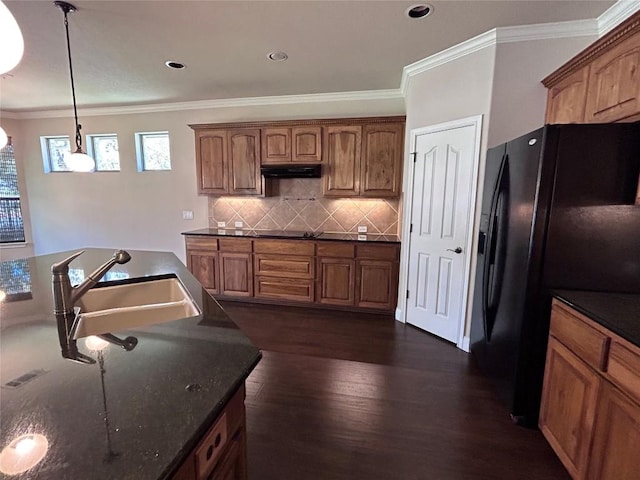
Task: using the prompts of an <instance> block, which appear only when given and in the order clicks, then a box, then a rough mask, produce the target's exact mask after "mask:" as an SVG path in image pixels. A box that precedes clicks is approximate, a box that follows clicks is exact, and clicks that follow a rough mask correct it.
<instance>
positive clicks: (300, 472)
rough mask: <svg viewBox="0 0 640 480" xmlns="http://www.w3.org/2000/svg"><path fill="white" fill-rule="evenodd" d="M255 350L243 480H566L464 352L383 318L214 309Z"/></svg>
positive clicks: (228, 306) (538, 437) (237, 306)
mask: <svg viewBox="0 0 640 480" xmlns="http://www.w3.org/2000/svg"><path fill="white" fill-rule="evenodd" d="M223 307H224V308H225V310H226V311H227V312H228V314H229V315H230V316H231V318H233V320H234V321H235V322H236V323H237V324H238V325H239V326H240V328H241V329H242V330H243V331H244V332H245V333H246V334H247V336H249V338H251V340H252V341H253V342H254V343H255V344H256V345H257V346H258V347H259V348H260V349H261V350H262V351H263V355H264V356H263V359H262V361H261V362H260V364H258V366H257V368H256V369H255V371H254V372H253V373H252V375H251V376H250V377H249V379H248V381H247V399H246V405H247V424H248V448H249V454H248V461H249V478H250V479H251V480H276V479H277V480H307V479H309V480H311V479H313V480H316V479H318V480H325V479H326V480H334V479H335V480H338V479H340V480H342V479H368V480H383V479H384V480H387V479H416V480H418V479H420V480H459V479H460V480H462V479H482V480H516V479H518V480H519V479H541V480H542V479H544V480H547V479H548V480H551V479H554V480H556V479H562V480H564V479H569V478H570V477H569V475H568V474H567V473H566V471H565V470H564V468H563V467H562V465H561V464H560V462H559V460H558V459H557V458H556V457H555V455H554V453H553V452H552V450H551V448H550V447H549V446H548V444H547V443H546V441H545V440H544V438H543V436H542V434H541V433H540V432H539V431H537V430H527V429H524V428H522V427H518V426H516V425H514V424H513V423H512V422H511V420H510V419H509V417H508V415H507V411H506V406H504V405H503V404H502V403H500V402H499V401H498V400H497V399H496V397H495V395H494V393H493V391H492V389H491V386H490V384H489V383H488V381H487V380H486V379H485V378H484V377H483V376H482V375H481V374H480V373H479V371H478V370H477V369H476V368H475V366H474V365H473V363H472V361H471V358H470V356H469V355H468V354H466V353H464V352H462V351H460V350H458V349H457V348H455V346H454V345H452V344H449V343H447V342H444V341H441V340H439V339H437V338H435V337H433V336H431V335H429V334H427V333H424V332H422V331H420V330H418V329H416V328H413V327H411V326H406V325H404V324H402V323H399V322H396V321H394V320H393V319H392V318H391V317H390V316H382V315H373V314H371V315H369V314H354V313H345V312H336V311H327V310H317V309H307V308H297V307H276V306H264V305H255V304H254V305H252V304H242V303H236V302H224V303H223Z"/></svg>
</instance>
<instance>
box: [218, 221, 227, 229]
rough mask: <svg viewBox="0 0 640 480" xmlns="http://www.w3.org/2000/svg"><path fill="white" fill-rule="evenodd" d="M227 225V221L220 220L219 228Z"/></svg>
mask: <svg viewBox="0 0 640 480" xmlns="http://www.w3.org/2000/svg"><path fill="white" fill-rule="evenodd" d="M226 226H227V223H226V222H218V228H225V227H226Z"/></svg>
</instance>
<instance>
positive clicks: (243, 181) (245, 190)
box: [227, 129, 262, 195]
mask: <svg viewBox="0 0 640 480" xmlns="http://www.w3.org/2000/svg"><path fill="white" fill-rule="evenodd" d="M227 138H228V142H229V154H228V155H229V193H230V194H245V195H249V194H250V195H260V194H262V180H261V178H262V177H261V175H260V130H252V129H240V130H229V131H228V134H227Z"/></svg>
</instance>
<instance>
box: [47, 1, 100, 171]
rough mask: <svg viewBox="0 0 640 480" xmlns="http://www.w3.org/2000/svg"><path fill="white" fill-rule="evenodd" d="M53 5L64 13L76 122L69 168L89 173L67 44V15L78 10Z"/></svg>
mask: <svg viewBox="0 0 640 480" xmlns="http://www.w3.org/2000/svg"><path fill="white" fill-rule="evenodd" d="M53 3H54V5H55V6H56V7H58V8H60V10H62V12H63V13H64V28H65V32H66V34H67V54H68V56H69V76H70V77H71V95H72V97H73V115H74V117H75V122H76V151H75V152H73V153H72V154H71V155H70V156H69V167H70V168H71V169H72V170H74V171H76V172H91V171H92V170H93V169H94V168H95V166H96V162H95V161H94V160H93V158H91V157H90V156H89V155H87V154H86V153H85V152H84V150H82V134H81V133H80V130H81V129H82V125H80V124H79V123H78V107H77V106H76V88H75V85H74V83H73V66H72V64H71V45H70V43H69V20H68V19H67V14H68V13H73V12H75V11H76V10H78V9H77V8H76V7H75V6H73V5H71V4H70V3H67V2H63V1H60V0H56V1H55V2H53Z"/></svg>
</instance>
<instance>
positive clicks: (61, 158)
mask: <svg viewBox="0 0 640 480" xmlns="http://www.w3.org/2000/svg"><path fill="white" fill-rule="evenodd" d="M40 146H41V147H42V161H43V162H44V171H45V172H46V173H49V172H70V171H71V168H70V167H69V166H68V164H67V159H68V158H69V154H70V153H71V142H70V140H69V137H67V136H62V135H59V136H55V137H40Z"/></svg>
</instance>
